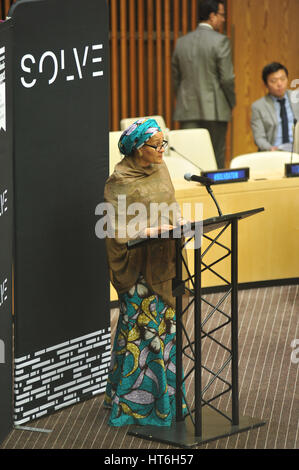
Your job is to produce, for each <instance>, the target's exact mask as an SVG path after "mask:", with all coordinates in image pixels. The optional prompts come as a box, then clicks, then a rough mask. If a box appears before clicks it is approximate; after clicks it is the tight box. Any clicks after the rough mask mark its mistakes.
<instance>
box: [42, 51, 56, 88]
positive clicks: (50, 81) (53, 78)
mask: <svg viewBox="0 0 299 470" xmlns="http://www.w3.org/2000/svg"><path fill="white" fill-rule="evenodd" d="M47 57H51V58H52V59H53V65H54V72H53V75H52V78H50V80H49V81H48V83H49V85H51V84H52V83H54V82H55V80H56V77H57V74H58V61H57V58H56V55H55V54H54V52H52V51H47V52H44V53H43V55H42V56H41V58H40V61H39V73H43V64H44V60H45V59H46V58H47Z"/></svg>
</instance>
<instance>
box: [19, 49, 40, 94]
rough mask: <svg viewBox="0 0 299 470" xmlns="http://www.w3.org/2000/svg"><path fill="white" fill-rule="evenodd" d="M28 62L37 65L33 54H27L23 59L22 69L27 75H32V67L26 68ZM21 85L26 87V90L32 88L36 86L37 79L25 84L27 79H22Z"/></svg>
mask: <svg viewBox="0 0 299 470" xmlns="http://www.w3.org/2000/svg"><path fill="white" fill-rule="evenodd" d="M27 60H31V62H32V64H35V58H34V57H33V55H31V54H26V55H24V56H23V57H22V59H21V69H22V70H23V71H24V72H27V73H31V68H30V67H26V65H25V61H27ZM21 83H22V85H23V86H24V87H25V88H32V87H33V86H34V85H35V84H36V78H34V79H33V80H32V82H29V83H28V82H25V79H24V77H21Z"/></svg>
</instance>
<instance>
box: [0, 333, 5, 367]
mask: <svg viewBox="0 0 299 470" xmlns="http://www.w3.org/2000/svg"><path fill="white" fill-rule="evenodd" d="M0 364H5V344H4V341H3V340H2V339H0Z"/></svg>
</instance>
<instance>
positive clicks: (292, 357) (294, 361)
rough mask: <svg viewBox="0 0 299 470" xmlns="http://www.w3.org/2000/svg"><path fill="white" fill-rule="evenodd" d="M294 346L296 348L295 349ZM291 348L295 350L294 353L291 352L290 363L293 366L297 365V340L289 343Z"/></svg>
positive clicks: (298, 348)
mask: <svg viewBox="0 0 299 470" xmlns="http://www.w3.org/2000/svg"><path fill="white" fill-rule="evenodd" d="M296 346H298V347H297V348H296ZM291 348H296V349H294V351H292V354H291V362H292V363H293V364H298V363H299V339H293V341H292V342H291Z"/></svg>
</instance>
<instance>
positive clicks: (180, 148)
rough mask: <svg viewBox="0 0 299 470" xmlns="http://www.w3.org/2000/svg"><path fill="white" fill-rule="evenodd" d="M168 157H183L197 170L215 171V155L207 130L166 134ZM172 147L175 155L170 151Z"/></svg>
mask: <svg viewBox="0 0 299 470" xmlns="http://www.w3.org/2000/svg"><path fill="white" fill-rule="evenodd" d="M168 143H169V153H170V156H172V155H173V156H175V155H180V154H181V155H183V156H184V157H186V159H187V160H189V161H190V162H191V163H192V164H193V165H195V166H196V167H197V168H198V169H199V168H202V169H203V170H205V171H208V170H217V163H216V158H215V153H214V149H213V145H212V141H211V137H210V133H209V131H208V130H207V129H199V128H196V129H180V130H172V131H169V132H168ZM171 147H173V148H174V149H175V150H176V151H177V153H176V152H175V151H173V150H171Z"/></svg>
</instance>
